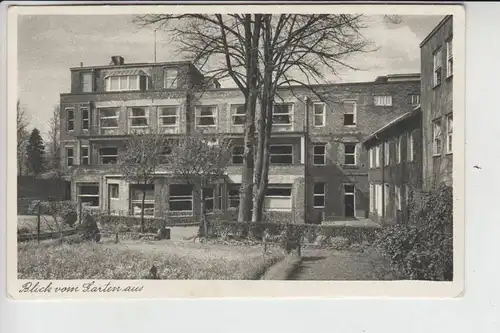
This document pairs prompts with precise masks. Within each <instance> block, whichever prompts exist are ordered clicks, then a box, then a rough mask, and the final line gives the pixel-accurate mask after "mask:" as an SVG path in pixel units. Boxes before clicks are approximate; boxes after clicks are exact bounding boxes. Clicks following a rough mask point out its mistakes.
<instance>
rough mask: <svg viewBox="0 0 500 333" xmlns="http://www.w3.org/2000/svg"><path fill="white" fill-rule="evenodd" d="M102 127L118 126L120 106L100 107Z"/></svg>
mask: <svg viewBox="0 0 500 333" xmlns="http://www.w3.org/2000/svg"><path fill="white" fill-rule="evenodd" d="M99 117H100V120H101V122H100V127H101V128H104V129H106V128H118V108H106V109H99Z"/></svg>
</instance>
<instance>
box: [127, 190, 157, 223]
mask: <svg viewBox="0 0 500 333" xmlns="http://www.w3.org/2000/svg"><path fill="white" fill-rule="evenodd" d="M143 191H144V193H146V197H145V200H144V205H143V204H142V196H143V195H144V194H143ZM130 209H131V210H132V214H133V215H135V216H140V215H141V212H142V211H143V210H144V215H145V216H154V215H155V188H154V185H152V184H147V185H144V184H130Z"/></svg>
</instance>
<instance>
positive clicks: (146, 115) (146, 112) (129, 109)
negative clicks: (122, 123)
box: [127, 106, 150, 128]
mask: <svg viewBox="0 0 500 333" xmlns="http://www.w3.org/2000/svg"><path fill="white" fill-rule="evenodd" d="M135 108H137V109H138V108H141V109H144V116H134V115H133V111H132V110H133V109H135ZM127 116H128V120H129V127H130V128H148V127H149V125H150V122H149V107H148V106H129V107H127ZM140 118H146V125H133V124H132V119H140Z"/></svg>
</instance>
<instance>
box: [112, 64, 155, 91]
mask: <svg viewBox="0 0 500 333" xmlns="http://www.w3.org/2000/svg"><path fill="white" fill-rule="evenodd" d="M146 77H147V75H146V73H144V72H143V71H142V70H136V69H131V70H122V71H115V72H109V73H108V74H107V76H106V91H129V90H141V88H144V83H145V82H147V80H146ZM141 82H142V84H141Z"/></svg>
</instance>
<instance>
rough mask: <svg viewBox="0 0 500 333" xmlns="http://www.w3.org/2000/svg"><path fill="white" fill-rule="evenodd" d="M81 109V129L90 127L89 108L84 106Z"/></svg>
mask: <svg viewBox="0 0 500 333" xmlns="http://www.w3.org/2000/svg"><path fill="white" fill-rule="evenodd" d="M81 111H82V130H88V129H89V128H90V110H89V108H87V107H85V108H82V109H81Z"/></svg>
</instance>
